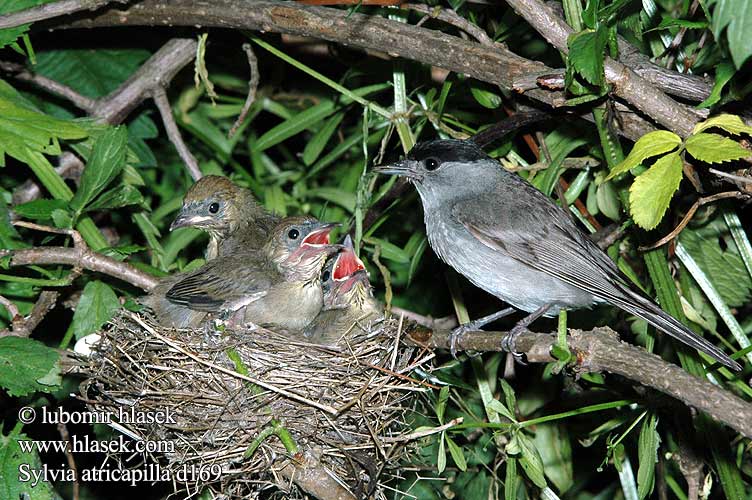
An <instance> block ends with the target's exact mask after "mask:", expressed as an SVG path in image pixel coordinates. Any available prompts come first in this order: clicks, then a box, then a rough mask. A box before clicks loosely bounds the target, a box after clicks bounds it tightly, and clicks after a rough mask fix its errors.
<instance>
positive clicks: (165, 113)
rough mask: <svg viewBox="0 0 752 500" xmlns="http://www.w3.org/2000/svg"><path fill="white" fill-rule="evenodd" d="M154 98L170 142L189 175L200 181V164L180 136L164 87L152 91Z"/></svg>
mask: <svg viewBox="0 0 752 500" xmlns="http://www.w3.org/2000/svg"><path fill="white" fill-rule="evenodd" d="M152 98H153V99H154V103H155V104H156V105H157V109H159V114H160V116H161V117H162V123H163V124H164V127H165V130H166V131H167V137H169V139H170V142H171V143H172V144H173V146H175V149H177V151H178V154H179V155H180V158H181V159H182V160H183V163H185V167H186V168H187V169H188V173H189V174H191V177H192V178H193V180H194V181H197V180H199V179H200V178H201V177H202V174H201V170H200V169H199V168H198V162H197V161H196V157H195V156H193V153H191V150H190V149H188V146H186V144H185V141H183V136H182V135H181V134H180V130H179V129H178V125H177V123H175V117H174V116H173V115H172V108H171V107H170V101H169V100H167V92H165V89H164V88H162V87H159V88H155V89H154V90H152Z"/></svg>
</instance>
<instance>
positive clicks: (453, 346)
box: [449, 325, 468, 359]
mask: <svg viewBox="0 0 752 500" xmlns="http://www.w3.org/2000/svg"><path fill="white" fill-rule="evenodd" d="M467 332H468V329H467V325H460V326H458V327H457V328H455V329H454V330H452V332H451V333H450V334H449V352H450V353H451V354H452V357H453V358H454V359H457V346H458V344H459V342H460V340H461V339H462V336H463V335H465V334H466V333H467Z"/></svg>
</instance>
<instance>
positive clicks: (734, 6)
mask: <svg viewBox="0 0 752 500" xmlns="http://www.w3.org/2000/svg"><path fill="white" fill-rule="evenodd" d="M708 5H709V6H712V5H715V8H714V9H713V15H712V17H711V27H712V29H713V34H714V35H715V38H716V40H721V35H722V34H723V31H724V29H725V30H726V41H727V46H728V50H729V52H731V58H732V59H733V60H734V64H735V65H736V67H737V68H741V67H742V64H744V61H746V60H747V58H748V57H749V56H750V55H751V54H752V37H750V36H749V34H750V33H752V2H749V1H748V0H710V1H708Z"/></svg>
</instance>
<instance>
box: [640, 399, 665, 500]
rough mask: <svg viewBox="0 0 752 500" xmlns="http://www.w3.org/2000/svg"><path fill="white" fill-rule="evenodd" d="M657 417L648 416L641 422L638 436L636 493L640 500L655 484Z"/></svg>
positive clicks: (658, 441)
mask: <svg viewBox="0 0 752 500" xmlns="http://www.w3.org/2000/svg"><path fill="white" fill-rule="evenodd" d="M657 427H658V417H656V416H655V414H652V413H651V414H650V417H649V418H647V419H645V420H644V421H643V422H642V429H641V430H640V438H639V440H638V443H637V456H638V458H639V461H640V466H639V468H638V469H637V493H638V495H639V496H640V500H642V499H643V498H646V497H647V496H648V495H650V493H652V492H653V486H654V485H655V464H656V463H658V446H659V445H660V443H661V436H660V435H659V434H658V430H657Z"/></svg>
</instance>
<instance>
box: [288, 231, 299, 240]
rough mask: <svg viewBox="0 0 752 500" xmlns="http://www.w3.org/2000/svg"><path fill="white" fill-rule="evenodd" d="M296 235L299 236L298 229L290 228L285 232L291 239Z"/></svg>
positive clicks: (296, 237) (295, 238) (295, 237)
mask: <svg viewBox="0 0 752 500" xmlns="http://www.w3.org/2000/svg"><path fill="white" fill-rule="evenodd" d="M298 236H300V231H298V230H297V229H290V230H289V231H288V232H287V237H288V238H290V239H291V240H297V239H298Z"/></svg>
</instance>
